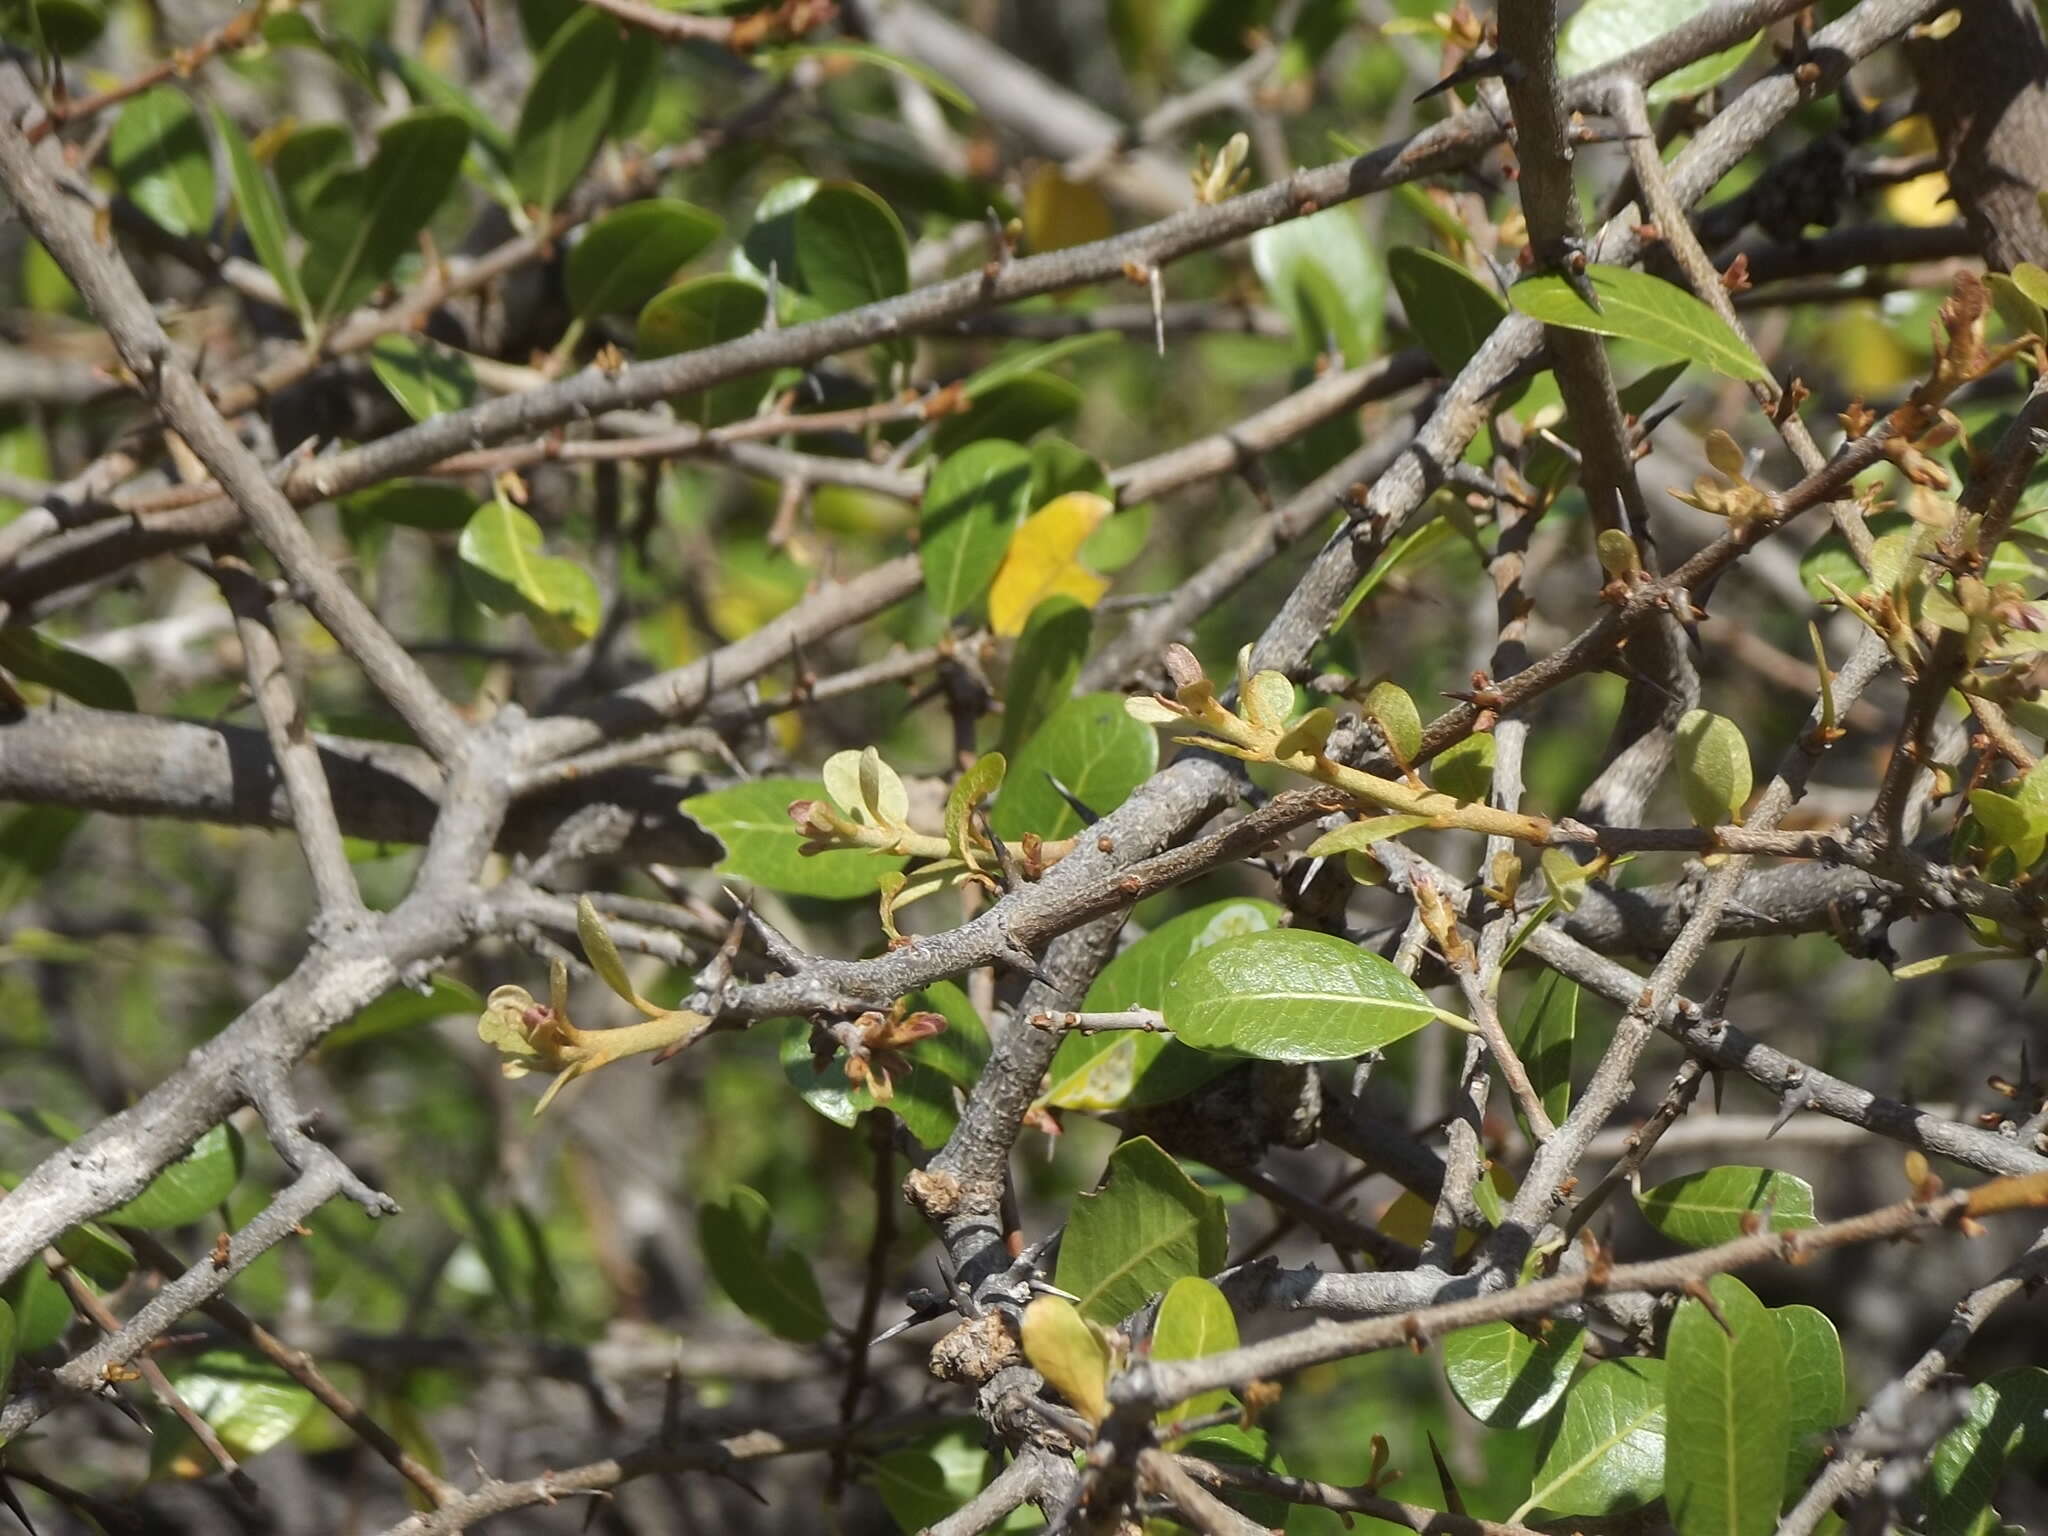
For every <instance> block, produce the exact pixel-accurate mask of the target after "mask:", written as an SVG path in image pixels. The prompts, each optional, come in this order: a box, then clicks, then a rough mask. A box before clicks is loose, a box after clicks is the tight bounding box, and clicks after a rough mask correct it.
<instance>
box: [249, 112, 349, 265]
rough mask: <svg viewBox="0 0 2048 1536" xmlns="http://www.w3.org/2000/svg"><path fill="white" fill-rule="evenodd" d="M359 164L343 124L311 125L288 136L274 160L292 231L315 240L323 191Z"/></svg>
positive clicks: (274, 155) (279, 187) (274, 169)
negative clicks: (316, 223) (339, 176)
mask: <svg viewBox="0 0 2048 1536" xmlns="http://www.w3.org/2000/svg"><path fill="white" fill-rule="evenodd" d="M354 164H355V144H354V141H353V140H352V139H351V138H350V137H349V131H348V129H347V128H345V127H343V126H342V125H341V124H340V123H307V124H306V125H305V126H303V127H300V128H294V129H293V130H292V131H291V132H290V133H288V134H287V135H285V138H284V142H283V143H281V144H279V145H278V146H277V149H276V151H275V152H274V153H273V154H272V155H271V157H270V169H271V170H272V172H274V173H275V174H276V176H277V185H278V189H279V190H280V191H281V192H282V193H283V194H284V211H285V213H286V214H287V215H288V216H289V217H290V219H291V222H292V228H294V229H296V230H297V231H298V232H299V233H300V234H302V235H305V236H306V237H307V238H309V239H310V238H311V237H312V235H313V231H314V225H313V220H314V219H315V218H316V217H317V214H316V212H315V205H316V204H317V203H318V201H319V197H320V191H321V189H322V188H324V187H325V186H326V185H327V183H328V182H329V181H331V180H332V179H333V178H334V177H336V176H338V175H340V174H341V173H342V172H343V171H346V170H347V169H349V167H350V166H352V165H354Z"/></svg>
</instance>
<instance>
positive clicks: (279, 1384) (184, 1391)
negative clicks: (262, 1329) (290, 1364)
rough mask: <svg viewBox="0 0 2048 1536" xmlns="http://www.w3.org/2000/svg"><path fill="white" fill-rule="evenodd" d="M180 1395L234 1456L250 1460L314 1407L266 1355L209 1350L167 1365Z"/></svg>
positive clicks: (279, 1440)
mask: <svg viewBox="0 0 2048 1536" xmlns="http://www.w3.org/2000/svg"><path fill="white" fill-rule="evenodd" d="M166 1374H167V1375H169V1376H170V1378H171V1384H172V1385H173V1386H175V1387H176V1388H177V1389H178V1395H179V1396H181V1397H183V1398H184V1399H185V1401H186V1402H187V1403H188V1404H190V1405H191V1407H192V1409H193V1411H194V1412H195V1413H197V1414H198V1415H199V1416H200V1417H201V1418H202V1419H204V1420H205V1421H206V1422H207V1424H208V1425H209V1426H211V1428H212V1429H213V1432H214V1433H215V1434H216V1435H218V1436H220V1440H221V1444H223V1445H225V1446H226V1447H227V1448H228V1449H229V1450H230V1451H232V1452H233V1453H234V1454H235V1455H236V1456H237V1457H239V1458H241V1459H242V1460H245V1461H246V1460H248V1459H249V1458H251V1457H255V1456H260V1455H262V1454H263V1453H264V1452H265V1451H267V1450H269V1449H270V1448H271V1447H272V1446H274V1445H278V1444H281V1443H282V1442H283V1441H285V1440H286V1439H288V1438H289V1437H290V1436H291V1435H292V1433H293V1432H294V1431H295V1430H297V1429H298V1427H299V1426H300V1425H301V1424H303V1423H304V1422H305V1421H306V1416H307V1415H308V1414H310V1413H311V1412H312V1411H313V1408H314V1398H313V1394H312V1393H311V1392H309V1391H307V1390H306V1389H305V1388H304V1387H302V1386H300V1385H299V1384H298V1383H297V1382H296V1381H294V1380H292V1378H291V1377H290V1376H288V1375H286V1374H285V1372H284V1370H283V1369H282V1368H281V1367H279V1366H276V1365H272V1364H271V1363H270V1362H269V1361H268V1360H258V1359H255V1358H253V1357H251V1356H248V1355H244V1354H240V1353H237V1352H236V1351H234V1350H228V1349H215V1350H208V1351H207V1352H206V1353H205V1354H203V1355H201V1356H199V1358H198V1359H196V1360H193V1361H191V1362H189V1363H188V1364H182V1365H167V1366H166Z"/></svg>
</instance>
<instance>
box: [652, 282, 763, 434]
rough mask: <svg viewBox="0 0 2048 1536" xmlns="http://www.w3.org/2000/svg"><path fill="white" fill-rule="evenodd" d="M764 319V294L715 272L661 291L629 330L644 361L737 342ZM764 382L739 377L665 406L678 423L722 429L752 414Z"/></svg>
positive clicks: (754, 377) (751, 284)
mask: <svg viewBox="0 0 2048 1536" xmlns="http://www.w3.org/2000/svg"><path fill="white" fill-rule="evenodd" d="M767 314H768V293H767V290H766V289H764V288H762V287H761V285H760V284H758V283H754V282H750V281H748V280H747V279H746V278H743V277H727V276H724V275H722V274H717V273H714V274H712V275H710V276H706V277H693V278H690V279H689V280H688V281H686V282H681V283H677V284H676V285H675V286H674V287H673V288H666V289H663V290H662V291H661V292H660V293H657V294H656V295H655V296H654V297H653V298H651V299H649V300H648V301H647V305H646V307H645V308H644V309H642V310H641V311H640V318H639V321H638V323H637V325H636V327H635V329H634V348H635V350H636V351H638V352H639V354H640V356H641V358H642V359H643V360H650V361H651V360H652V359H654V358H657V357H670V356H673V355H674V354H675V353H678V352H695V351H698V350H699V349H701V348H704V347H714V346H717V345H718V344H719V343H720V342H722V341H737V340H738V339H739V338H740V337H742V336H745V335H748V334H749V333H751V332H752V331H754V330H756V329H758V328H759V327H760V324H761V322H762V320H763V319H765V318H766V317H767ZM766 388H767V381H766V378H765V376H764V375H762V374H760V373H748V374H742V375H741V376H740V377H738V378H735V379H727V380H725V381H724V382H723V383H720V384H713V385H711V386H710V387H709V388H708V389H699V390H693V391H691V392H690V393H688V394H683V395H678V396H676V397H675V398H674V399H672V400H671V401H670V402H669V403H670V405H671V406H673V407H674V409H675V413H676V417H677V419H678V420H681V421H689V422H695V423H696V424H697V425H698V426H700V427H705V428H711V427H722V426H724V425H725V424H726V423H727V422H732V421H739V420H741V419H742V418H744V417H747V416H751V415H753V414H754V409H755V407H756V406H758V405H759V404H760V403H761V395H762V392H763V390H765V389H766Z"/></svg>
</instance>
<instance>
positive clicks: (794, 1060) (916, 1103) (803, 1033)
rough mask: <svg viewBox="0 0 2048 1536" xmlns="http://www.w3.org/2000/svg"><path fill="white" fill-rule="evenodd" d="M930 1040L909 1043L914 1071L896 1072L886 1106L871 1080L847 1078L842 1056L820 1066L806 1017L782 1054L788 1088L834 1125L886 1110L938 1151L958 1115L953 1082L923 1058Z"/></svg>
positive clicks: (789, 1030)
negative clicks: (812, 1045)
mask: <svg viewBox="0 0 2048 1536" xmlns="http://www.w3.org/2000/svg"><path fill="white" fill-rule="evenodd" d="M941 1038H943V1037H941ZM932 1044H933V1042H932V1041H929V1040H920V1041H919V1042H918V1043H917V1044H916V1045H915V1046H913V1047H911V1049H910V1051H909V1052H908V1056H909V1060H910V1070H909V1071H908V1072H898V1073H894V1074H892V1076H891V1078H890V1090H891V1094H890V1098H889V1102H888V1103H886V1104H884V1103H882V1102H881V1101H880V1100H879V1099H877V1098H876V1097H875V1096H874V1093H873V1091H872V1090H871V1089H870V1088H869V1087H868V1085H867V1084H865V1083H859V1084H856V1083H854V1082H853V1081H852V1080H851V1079H849V1078H848V1077H847V1075H846V1060H845V1057H844V1056H841V1055H838V1054H835V1055H833V1056H830V1057H827V1058H826V1060H825V1061H824V1062H823V1063H822V1064H820V1063H819V1062H818V1061H817V1060H816V1059H815V1058H814V1057H813V1056H812V1055H811V1026H810V1024H809V1023H808V1022H807V1021H805V1020H802V1019H792V1020H791V1021H790V1023H789V1024H788V1026H787V1027H786V1028H785V1029H784V1031H783V1034H782V1040H781V1045H780V1048H779V1051H778V1055H779V1057H780V1059H781V1062H782V1075H783V1076H784V1077H785V1078H786V1079H788V1081H789V1084H790V1086H791V1087H792V1088H794V1089H796V1091H797V1092H798V1094H800V1095H801V1096H802V1098H803V1101H804V1102H805V1103H806V1104H808V1105H810V1107H811V1108H812V1109H814V1110H816V1111H817V1112H818V1113H819V1114H821V1115H823V1116H824V1117H825V1118H826V1119H827V1120H830V1121H832V1122H833V1123H834V1124H835V1125H843V1126H848V1127H851V1126H852V1125H853V1124H854V1123H855V1122H856V1121H858V1120H859V1119H860V1117H861V1116H862V1115H863V1114H865V1113H866V1112H867V1111H868V1110H871V1109H886V1110H888V1111H890V1112H891V1113H892V1114H894V1115H896V1116H897V1118H898V1119H900V1120H902V1122H903V1127H904V1129H905V1130H907V1131H909V1132H910V1134H911V1135H913V1136H915V1137H916V1138H917V1140H918V1142H919V1143H920V1144H921V1145H923V1146H927V1147H931V1148H934V1149H936V1148H938V1147H942V1146H944V1145H945V1144H946V1138H947V1137H949V1136H951V1135H952V1134H953V1127H954V1126H955V1125H956V1124H958V1123H959V1114H958V1111H957V1110H956V1109H955V1107H954V1103H953V1089H954V1086H955V1084H954V1082H953V1080H952V1079H951V1078H949V1077H948V1076H947V1074H946V1073H944V1072H942V1071H940V1070H939V1069H938V1068H937V1067H935V1066H933V1065H932V1064H931V1063H930V1062H929V1061H928V1060H926V1059H925V1057H926V1054H927V1048H928V1047H929V1046H931V1045H932Z"/></svg>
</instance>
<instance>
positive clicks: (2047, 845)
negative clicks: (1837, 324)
mask: <svg viewBox="0 0 2048 1536" xmlns="http://www.w3.org/2000/svg"><path fill="white" fill-rule="evenodd" d="M4 659H5V658H4V657H0V660H4ZM1970 814H1971V816H1972V817H1973V818H1974V819H1975V820H1976V823H1977V827H1978V830H1979V831H1980V832H1982V833H1983V837H1984V846H1985V847H1986V848H1987V849H1991V850H1993V851H1997V850H2000V849H2007V850H2010V851H2011V853H2012V856H2013V864H2014V866H2015V868H2017V869H2020V870H2029V869H2032V868H2033V867H2034V866H2035V865H2036V864H2038V863H2039V862H2040V860H2041V855H2042V853H2043V852H2044V851H2048V806H2044V805H2041V804H2039V803H2038V802H2035V803H2029V802H2028V801H2025V800H2022V799H2020V798H2019V797H2017V796H2015V795H2006V794H2001V793H1999V791H1997V790H1995V789H1973V790H1971V791H1970Z"/></svg>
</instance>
